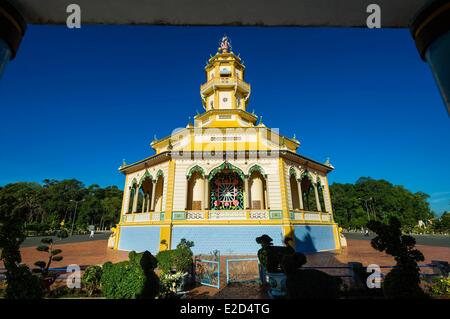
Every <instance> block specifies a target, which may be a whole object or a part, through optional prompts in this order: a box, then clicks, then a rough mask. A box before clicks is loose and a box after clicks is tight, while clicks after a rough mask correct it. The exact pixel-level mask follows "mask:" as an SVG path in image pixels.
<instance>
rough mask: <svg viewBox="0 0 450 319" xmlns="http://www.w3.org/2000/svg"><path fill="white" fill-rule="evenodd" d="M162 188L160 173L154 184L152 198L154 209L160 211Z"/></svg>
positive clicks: (162, 180) (162, 181) (162, 179)
mask: <svg viewBox="0 0 450 319" xmlns="http://www.w3.org/2000/svg"><path fill="white" fill-rule="evenodd" d="M163 188H164V177H163V176H162V175H159V176H158V179H157V180H156V184H155V198H154V211H155V212H161V211H162V207H163Z"/></svg>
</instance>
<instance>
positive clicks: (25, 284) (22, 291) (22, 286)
mask: <svg viewBox="0 0 450 319" xmlns="http://www.w3.org/2000/svg"><path fill="white" fill-rule="evenodd" d="M6 280H7V283H8V284H7V286H6V289H5V298H6V299H41V298H42V297H43V296H44V286H43V283H42V281H41V280H40V279H39V278H38V277H36V276H35V275H33V274H32V273H31V271H30V269H29V268H28V267H27V266H26V265H19V266H17V267H15V268H14V269H9V270H8V272H7V273H6Z"/></svg>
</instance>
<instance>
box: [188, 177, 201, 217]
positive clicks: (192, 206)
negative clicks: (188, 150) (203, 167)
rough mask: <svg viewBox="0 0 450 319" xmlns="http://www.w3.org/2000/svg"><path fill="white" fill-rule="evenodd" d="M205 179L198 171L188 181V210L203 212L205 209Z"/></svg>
mask: <svg viewBox="0 0 450 319" xmlns="http://www.w3.org/2000/svg"><path fill="white" fill-rule="evenodd" d="M204 201H205V179H204V176H203V175H202V174H201V172H199V171H196V172H193V173H192V174H191V176H190V177H189V179H188V193H187V209H188V210H201V209H204V207H205V205H204V204H205V203H204Z"/></svg>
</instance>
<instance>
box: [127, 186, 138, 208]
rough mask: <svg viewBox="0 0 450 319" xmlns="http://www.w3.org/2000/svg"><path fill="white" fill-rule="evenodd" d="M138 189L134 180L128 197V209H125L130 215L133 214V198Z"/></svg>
mask: <svg viewBox="0 0 450 319" xmlns="http://www.w3.org/2000/svg"><path fill="white" fill-rule="evenodd" d="M137 188H138V184H137V182H136V180H133V182H132V183H131V186H130V195H129V196H128V209H127V213H128V214H131V213H133V212H134V209H133V208H134V207H133V206H134V198H135V196H136V190H137Z"/></svg>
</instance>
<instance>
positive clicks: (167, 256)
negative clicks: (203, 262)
mask: <svg viewBox="0 0 450 319" xmlns="http://www.w3.org/2000/svg"><path fill="white" fill-rule="evenodd" d="M193 246H194V242H192V241H188V240H186V239H184V238H182V239H181V241H180V243H179V244H178V245H177V248H176V249H172V250H164V251H160V252H159V253H158V254H157V255H156V259H157V261H158V268H159V269H160V270H161V271H162V272H163V273H165V274H168V273H170V272H172V271H173V272H182V273H186V272H187V273H191V272H192V267H193V265H194V261H193V256H194V254H193V252H192V250H191V247H193Z"/></svg>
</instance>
